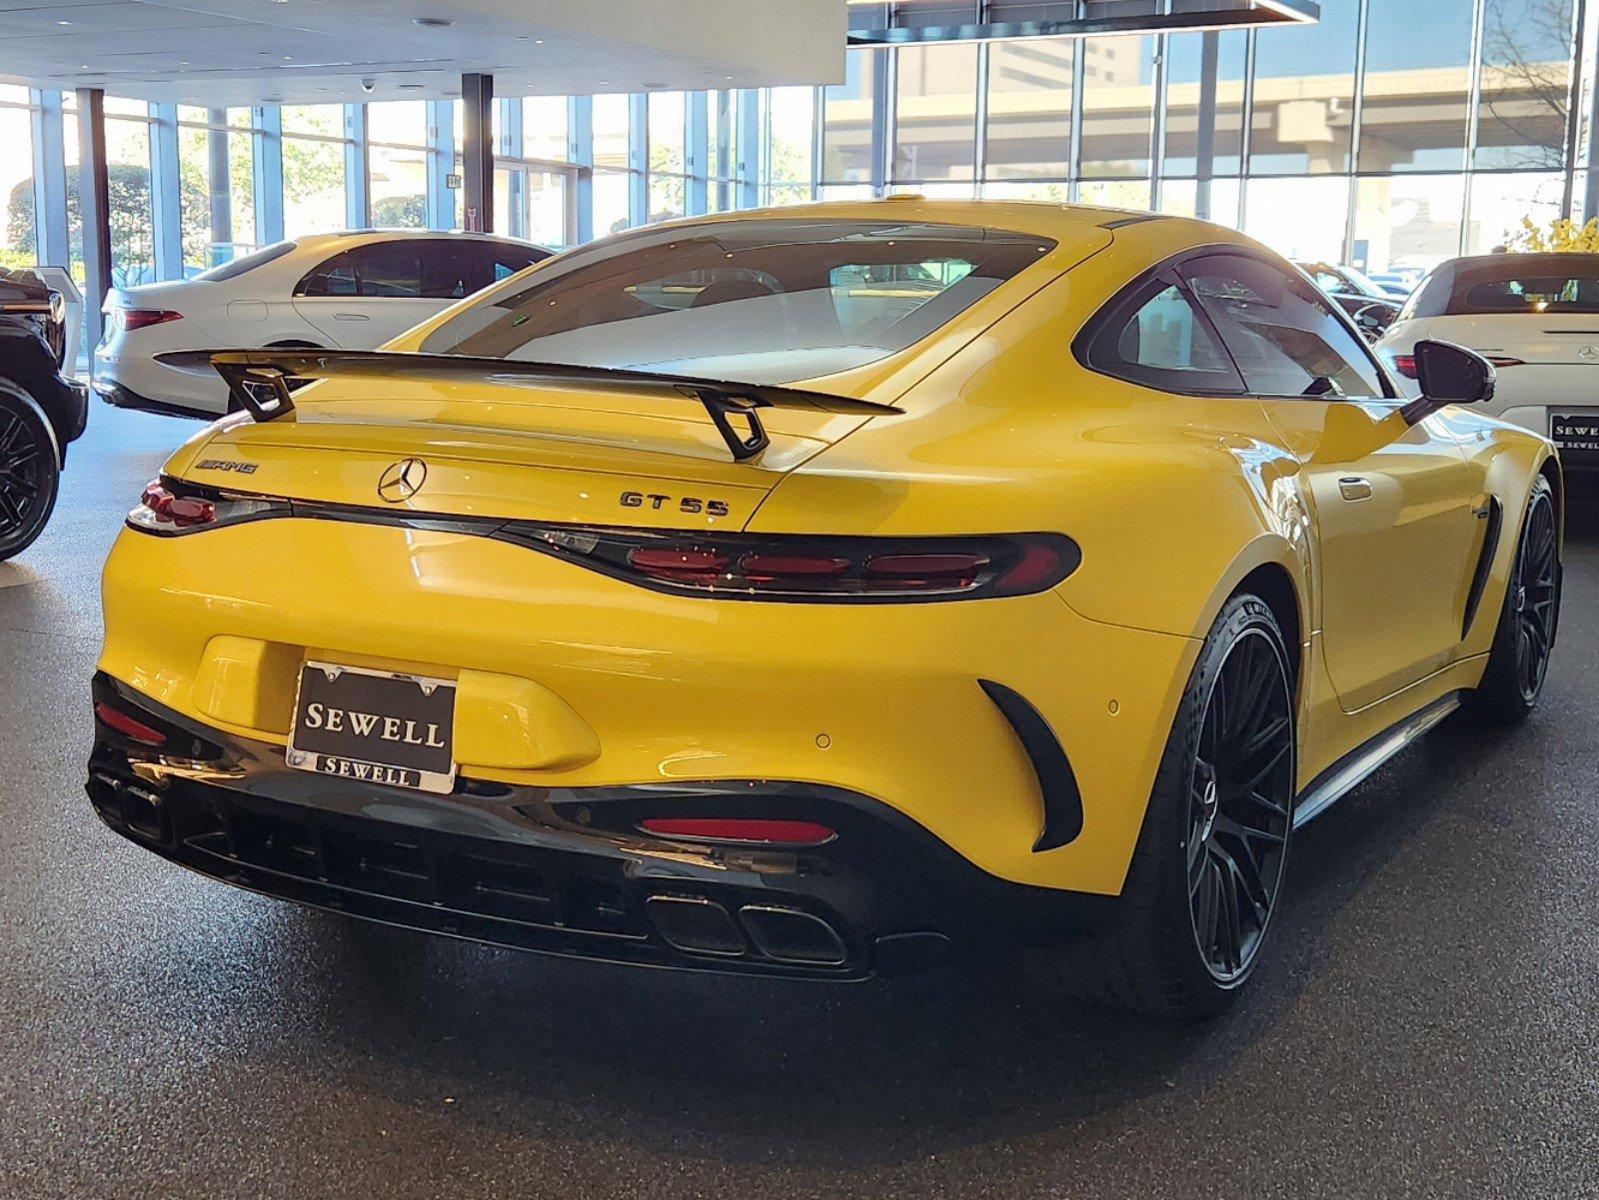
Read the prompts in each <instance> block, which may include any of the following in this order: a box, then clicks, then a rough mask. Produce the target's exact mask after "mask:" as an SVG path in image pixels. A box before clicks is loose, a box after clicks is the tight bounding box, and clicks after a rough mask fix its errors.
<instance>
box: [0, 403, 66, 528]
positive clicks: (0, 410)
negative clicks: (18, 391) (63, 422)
mask: <svg viewBox="0 0 1599 1200" xmlns="http://www.w3.org/2000/svg"><path fill="white" fill-rule="evenodd" d="M58 472H59V467H58V466H57V463H56V451H55V443H54V441H53V440H52V439H51V437H50V431H49V427H48V426H47V425H45V424H44V422H43V421H41V420H40V419H39V417H38V415H37V410H35V409H34V408H33V407H32V406H31V405H28V406H24V405H23V404H21V403H20V402H19V401H17V400H16V399H15V398H13V397H9V396H6V395H4V394H0V560H4V559H7V558H10V557H12V556H13V555H15V554H19V553H21V552H22V551H23V550H25V549H27V548H28V547H29V546H30V545H32V544H33V541H34V539H35V538H37V537H38V536H39V533H40V532H41V531H42V530H43V529H44V523H45V521H46V520H48V519H49V516H50V511H51V509H53V508H54V507H55V498H56V484H57V480H58Z"/></svg>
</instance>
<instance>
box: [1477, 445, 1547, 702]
mask: <svg viewBox="0 0 1599 1200" xmlns="http://www.w3.org/2000/svg"><path fill="white" fill-rule="evenodd" d="M1561 571H1562V568H1561V564H1560V523H1559V514H1558V513H1557V512H1556V509H1555V492H1554V488H1553V487H1551V486H1550V484H1549V480H1548V479H1547V478H1546V477H1545V476H1543V475H1539V476H1537V477H1536V478H1535V479H1534V480H1533V485H1532V493H1531V495H1530V496H1529V497H1528V500H1527V512H1526V515H1525V517H1523V518H1522V522H1521V538H1520V541H1519V542H1518V543H1517V545H1516V557H1515V560H1514V561H1513V562H1512V564H1511V567H1510V579H1509V581H1508V582H1507V583H1506V585H1505V598H1504V601H1503V603H1501V604H1500V606H1499V622H1498V624H1497V625H1496V626H1495V628H1494V640H1493V646H1492V648H1491V649H1490V650H1489V652H1488V665H1487V666H1486V667H1485V668H1484V669H1483V673H1482V682H1481V683H1479V684H1478V685H1477V690H1476V691H1474V692H1473V693H1472V694H1471V697H1470V699H1469V702H1468V704H1467V706H1466V707H1467V711H1468V712H1469V713H1470V714H1471V715H1472V717H1474V718H1475V719H1476V720H1477V721H1478V722H1479V723H1480V724H1483V725H1519V724H1521V723H1522V722H1523V721H1525V720H1526V719H1527V718H1528V717H1529V716H1531V715H1532V710H1533V709H1534V708H1536V707H1538V699H1539V697H1540V696H1542V694H1543V684H1544V677H1545V675H1546V673H1547V672H1548V669H1549V654H1550V652H1551V651H1552V650H1553V649H1554V644H1555V634H1556V632H1557V631H1558V629H1559V625H1560V586H1561Z"/></svg>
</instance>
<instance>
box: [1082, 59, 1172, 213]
mask: <svg viewBox="0 0 1599 1200" xmlns="http://www.w3.org/2000/svg"><path fill="white" fill-rule="evenodd" d="M1158 45H1159V39H1157V38H1154V37H1101V38H1085V39H1083V41H1082V52H1081V58H1080V59H1079V61H1078V63H1077V69H1078V70H1079V71H1080V72H1082V76H1083V114H1082V125H1083V134H1082V136H1083V154H1082V163H1081V166H1080V174H1081V175H1082V177H1083V178H1084V179H1106V180H1120V179H1126V178H1138V179H1141V180H1144V181H1145V182H1146V183H1147V181H1148V178H1149V171H1150V153H1149V152H1150V145H1151V138H1152V136H1153V132H1154V127H1155V49H1156V47H1157V46H1158ZM1099 202H1100V201H1093V203H1099ZM1148 202H1149V201H1148V193H1147V189H1146V192H1145V200H1144V204H1145V206H1147V205H1148Z"/></svg>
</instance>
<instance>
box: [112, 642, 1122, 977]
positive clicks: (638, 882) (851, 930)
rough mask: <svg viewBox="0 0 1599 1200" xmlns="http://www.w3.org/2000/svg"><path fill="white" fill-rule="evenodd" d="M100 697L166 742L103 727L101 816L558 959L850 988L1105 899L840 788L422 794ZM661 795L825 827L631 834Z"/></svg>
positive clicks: (314, 894) (290, 879) (229, 866)
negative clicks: (1010, 874)
mask: <svg viewBox="0 0 1599 1200" xmlns="http://www.w3.org/2000/svg"><path fill="white" fill-rule="evenodd" d="M93 690H94V695H95V699H96V701H97V702H99V701H104V702H108V703H110V704H111V705H112V706H113V707H116V708H117V709H118V710H119V711H121V712H124V713H132V714H137V715H138V717H139V719H140V720H142V721H144V722H146V723H148V724H152V725H154V726H155V727H156V728H158V729H161V730H164V731H167V732H168V733H169V734H170V735H171V736H170V738H169V742H168V745H167V746H166V747H163V748H161V749H151V748H148V747H144V746H141V745H139V744H137V743H135V742H133V741H131V740H130V739H128V738H127V737H126V736H124V735H123V734H121V733H119V732H118V731H117V730H114V729H111V728H109V727H108V726H106V725H104V724H103V723H100V722H98V721H97V724H96V742H95V746H94V750H93V753H92V756H91V758H90V763H89V777H88V783H87V790H88V793H89V797H90V799H91V800H92V802H93V804H94V808H95V810H96V812H97V813H98V814H99V815H100V817H101V819H102V820H104V822H105V823H106V824H107V825H108V826H109V827H110V828H111V829H113V830H114V831H116V832H117V833H119V834H121V835H122V836H124V837H126V838H128V839H129V840H130V841H133V842H135V843H136V844H138V845H140V846H142V847H144V848H145V849H147V850H150V851H152V852H154V853H156V854H159V855H161V856H162V857H164V858H166V859H169V860H170V861H172V862H175V863H178V864H181V865H182V866H185V867H189V868H191V869H192V870H195V871H198V872H199V873H201V874H203V875H207V876H210V877H212V878H214V879H218V880H221V881H223V882H226V883H230V884H233V885H235V886H238V887H243V888H246V889H249V890H252V891H256V892H260V893H263V894H266V895H269V896H275V897H279V898H281V899H285V900H291V901H296V902H298V903H301V904H306V905H310V906H313V907H317V908H323V909H329V910H333V911H337V912H342V913H346V914H348V915H352V916H357V917H362V918H366V919H370V920H375V921H380V922H384V923H387V924H392V925H399V926H404V927H408V928H413V929H418V930H424V931H428V932H432V933H439V934H445V935H449V936H454V937H461V938H466V939H470V940H475V941H481V942H488V943H492V944H496V945H502V946H508V947H513V948H516V949H522V950H531V951H536V952H541V953H546V954H554V955H558V956H564V957H574V958H585V959H596V960H604V961H612V962H618V963H626V964H633V965H640V966H655V967H674V968H683V969H694V970H712V971H722V972H732V973H740V974H756V975H778V976H798V977H805V978H815V979H831V980H844V981H847V980H855V979H861V978H864V977H866V976H868V975H871V974H873V973H874V972H876V971H878V970H879V969H881V968H888V969H890V970H893V969H896V968H899V967H908V966H918V965H923V964H926V963H928V962H930V961H936V959H937V958H939V957H941V956H942V955H943V954H944V953H945V952H947V951H949V950H951V949H967V950H971V949H977V948H982V949H985V950H990V949H993V948H995V947H996V946H1018V945H1026V944H1042V943H1049V942H1053V941H1058V940H1061V939H1064V938H1067V937H1070V936H1072V934H1073V933H1074V932H1076V931H1078V930H1080V929H1082V928H1083V927H1085V926H1086V925H1087V924H1089V923H1090V922H1092V921H1094V920H1097V919H1100V918H1101V917H1102V915H1103V914H1104V912H1105V911H1106V910H1107V908H1108V906H1110V905H1112V904H1114V903H1115V901H1114V900H1110V899H1107V898H1104V897H1091V896H1083V895H1077V894H1073V893H1067V892H1059V891H1053V890H1050V889H1040V888H1030V887H1025V886H1021V885H1017V884H1012V883H1007V882H1004V881H1001V880H999V879H996V878H994V877H993V876H990V875H987V874H985V873H984V872H982V871H980V870H978V869H977V868H975V867H973V866H972V865H971V864H970V863H968V862H966V861H965V860H964V859H962V858H961V857H960V856H959V855H957V854H955V853H954V852H953V851H952V850H951V849H950V848H949V847H947V846H945V845H944V844H943V843H942V842H940V841H939V840H938V839H937V838H935V837H933V836H932V835H931V834H930V833H928V832H927V831H926V830H925V829H923V828H921V827H920V826H918V825H916V824H915V823H914V822H912V821H910V820H908V819H907V818H905V817H904V816H903V815H902V814H899V813H897V812H895V811H894V810H892V809H890V808H889V807H888V806H886V805H883V804H881V803H879V802H877V801H874V800H871V799H868V798H866V797H864V796H860V795H856V794H853V793H850V792H847V791H843V790H840V789H837V788H830V787H825V786H818V785H809V784H796V783H763V782H759V781H720V782H713V783H701V784H696V783H676V784H672V785H671V786H670V787H666V786H663V785H659V784H657V785H648V786H636V787H588V788H537V787H510V786H506V785H503V784H494V783H490V782H488V781H483V780H471V779H462V780H460V781H459V782H458V783H457V786H456V790H455V792H454V793H453V794H452V795H449V796H434V795H427V794H424V793H420V792H408V791H402V790H398V789H392V788H382V787H377V786H374V785H369V784H360V785H357V784H353V783H350V782H347V781H343V780H334V779H329V778H327V777H324V776H318V775H311V774H307V773H305V772H300V771H293V770H290V769H289V768H288V767H287V766H285V765H284V762H283V754H282V750H281V749H280V748H279V747H276V746H273V745H270V744H268V743H261V742H253V741H249V740H246V739H241V738H236V737H233V736H231V735H229V734H226V733H224V732H222V731H220V730H217V729H213V728H210V727H207V726H205V725H202V724H199V723H197V722H194V721H191V720H189V719H187V718H185V717H183V716H182V715H181V714H179V713H176V712H174V711H173V710H171V709H168V708H165V707H164V706H162V705H159V704H156V703H155V702H153V701H151V700H150V699H148V698H147V697H144V696H141V695H139V694H138V693H137V692H135V691H133V690H132V689H130V688H128V687H126V686H125V685H122V684H119V683H117V682H116V681H114V680H112V679H110V678H109V677H108V676H105V675H103V674H100V675H96V677H95V680H94V684H93ZM178 755H182V757H180V756H178ZM189 755H194V756H195V757H187V756H189ZM668 806H670V808H671V810H672V811H682V810H683V808H684V806H691V807H692V808H693V810H694V811H696V812H700V813H704V814H707V815H750V814H757V813H758V814H759V815H762V816H773V815H776V814H780V815H782V816H785V817H793V818H796V819H804V820H812V821H818V822H821V823H824V824H826V825H828V826H829V827H830V828H832V829H834V830H835V831H836V833H837V836H836V838H835V839H834V840H832V841H831V842H828V843H827V844H825V845H823V846H819V847H814V848H808V849H805V850H776V849H761V848H746V847H716V846H710V845H704V844H694V843H691V842H687V841H680V840H675V839H674V840H668V839H659V838H655V837H652V836H650V835H647V834H643V833H641V832H639V831H638V830H637V822H638V821H639V820H640V819H641V818H642V817H643V816H645V815H648V814H649V813H651V812H657V813H658V812H660V811H662V810H663V808H665V807H668Z"/></svg>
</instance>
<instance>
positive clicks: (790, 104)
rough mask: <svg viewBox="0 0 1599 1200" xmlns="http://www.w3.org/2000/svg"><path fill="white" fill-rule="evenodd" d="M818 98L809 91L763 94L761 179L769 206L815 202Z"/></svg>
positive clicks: (779, 90)
mask: <svg viewBox="0 0 1599 1200" xmlns="http://www.w3.org/2000/svg"><path fill="white" fill-rule="evenodd" d="M815 95H816V94H815V91H814V90H813V89H812V88H808V87H777V88H768V89H766V91H765V92H763V93H762V96H761V105H762V112H763V116H764V119H765V137H764V138H763V142H764V147H763V156H764V162H763V164H762V171H761V175H762V178H763V179H764V181H765V189H764V199H765V203H767V204H804V203H806V202H807V201H808V200H810V198H811V166H812V160H813V158H814V155H813V153H812V151H813V148H814V145H815V131H816V99H815Z"/></svg>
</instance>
